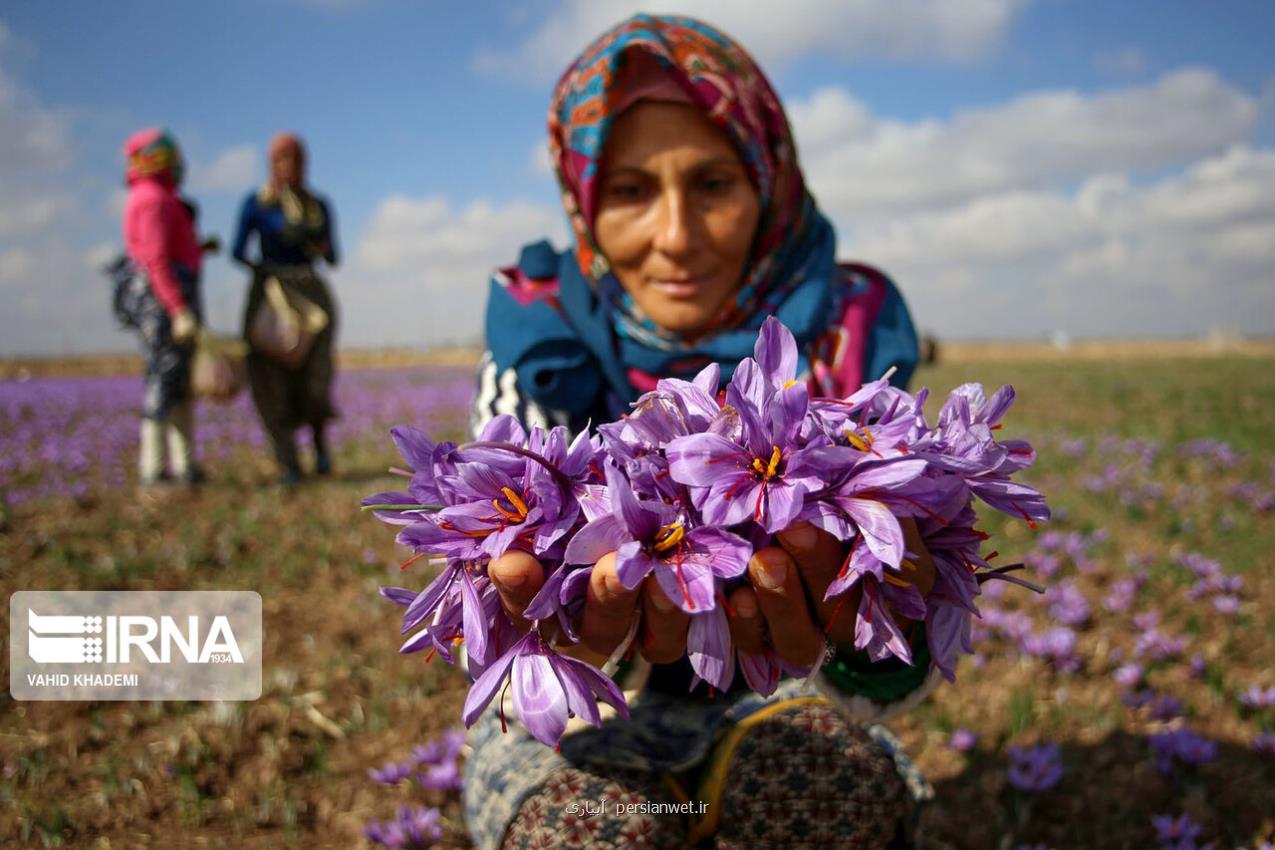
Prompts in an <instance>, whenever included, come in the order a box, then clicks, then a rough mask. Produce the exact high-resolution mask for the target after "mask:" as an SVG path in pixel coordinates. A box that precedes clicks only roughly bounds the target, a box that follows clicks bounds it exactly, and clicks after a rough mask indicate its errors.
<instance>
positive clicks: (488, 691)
mask: <svg viewBox="0 0 1275 850" xmlns="http://www.w3.org/2000/svg"><path fill="white" fill-rule="evenodd" d="M506 679H508V681H509V684H510V687H511V688H512V690H513V697H514V710H515V711H516V712H517V714H518V718H519V719H520V720H521V721H522V723H523V725H524V726H526V727H527V731H528V732H530V733H531V734H532V736H533V737H534V738H535V739H536V740H538V741H540V742H541V743H543V744H546V745H547V746H550V747H553V746H557V744H558V740H559V739H560V738H561V737H562V733H563V732H564V731H565V730H566V728H567V720H568V718H569V717H570V716H572V715H574V716H576V717H583V718H585V719H586V720H588V721H589V722H590V723H592V724H593V725H595V726H597V725H598V724H599V723H601V722H602V720H601V715H600V714H599V712H598V706H597V702H596V701H595V697H596V698H597V699H601V700H603V701H605V702H607V703H609V704H610V705H611V706H613V707H614V708H615V710H616V711H617V712H619V713H620V715H621V716H622V717H624V718H626V719H627V718H628V716H629V706H628V703H626V702H625V701H624V694H622V693H621V692H620V689H619V688H618V687H616V685H615V683H614V682H613V681H611V679H609V678H608V677H606V676H604V675H602V673H600V672H599V671H598V670H596V669H594V668H593V667H592V666H590V665H589V664H586V663H585V662H583V661H578V660H576V659H574V658H569V657H567V656H565V655H562V654H560V653H558V652H555V651H554V650H553V649H551V648H550V647H549V646H548V645H546V644H545V642H544V639H543V638H542V637H541V636H540V633H539V632H538V631H536V629H535V628H533V629H532V630H531V631H529V632H528V633H527V634H526V635H525V636H524V637H523V638H522V639H521V640H519V641H518V642H517V643H515V644H514V645H513V646H511V647H510V648H509V649H508V651H506V652H505V654H504V655H502V656H501V657H500V658H499V659H497V660H496V661H495V662H494V663H492V664H491V665H490V666H489V667H488V668H487V669H486V670H485V671H483V674H482V675H481V676H479V677H478V679H477V681H475V682H474V684H473V686H472V687H470V689H469V696H468V697H466V699H465V710H464V714H463V715H462V718H463V719H464V721H465V725H466V726H472V725H473V724H474V721H475V720H477V719H478V715H480V714H481V713H482V711H483V709H485V708H486V707H487V706H488V704H490V703H491V701H492V698H493V697H495V696H496V693H497V691H499V690H500V687H501V685H503V684H504V683H505V680H506ZM502 711H503V708H502ZM502 717H503V714H502Z"/></svg>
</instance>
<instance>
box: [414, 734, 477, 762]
mask: <svg viewBox="0 0 1275 850" xmlns="http://www.w3.org/2000/svg"><path fill="white" fill-rule="evenodd" d="M463 746H465V730H464V729H448V730H447V731H446V732H444V733H443V734H442V735H440V736H439V737H437V738H435V739H434V740H432V741H430V742H429V743H428V744H424V745H421V744H417V745H416V746H415V747H413V748H412V753H411V756H410V757H409V760H410V761H411V763H412V764H415V765H422V764H443V763H445V762H449V761H455V760H456V757H457V756H458V755H460V750H461V748H462V747H463Z"/></svg>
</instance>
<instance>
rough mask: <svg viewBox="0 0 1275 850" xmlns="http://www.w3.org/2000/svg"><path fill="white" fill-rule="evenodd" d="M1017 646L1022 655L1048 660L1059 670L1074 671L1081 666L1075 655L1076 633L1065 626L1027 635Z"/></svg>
mask: <svg viewBox="0 0 1275 850" xmlns="http://www.w3.org/2000/svg"><path fill="white" fill-rule="evenodd" d="M1018 646H1019V650H1020V651H1021V652H1022V653H1023V654H1024V655H1030V656H1033V657H1035V658H1041V659H1044V660H1046V661H1049V662H1050V663H1051V664H1053V665H1054V667H1055V668H1056V669H1057V670H1059V671H1060V672H1063V673H1074V672H1076V671H1077V670H1079V669H1080V667H1081V661H1080V659H1079V658H1078V657H1077V656H1076V633H1075V632H1074V631H1072V630H1071V629H1069V628H1067V627H1066V626H1057V627H1055V628H1052V629H1045V630H1044V631H1043V632H1037V633H1034V634H1031V635H1028V636H1026V637H1024V638H1023V639H1022V640H1020V641H1019V644H1018Z"/></svg>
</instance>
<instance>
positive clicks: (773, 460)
mask: <svg viewBox="0 0 1275 850" xmlns="http://www.w3.org/2000/svg"><path fill="white" fill-rule="evenodd" d="M771 448H772V449H773V451H772V452H771V453H770V465H769V466H767V467H766V477H767V478H774V477H775V473H776V472H778V471H779V446H771Z"/></svg>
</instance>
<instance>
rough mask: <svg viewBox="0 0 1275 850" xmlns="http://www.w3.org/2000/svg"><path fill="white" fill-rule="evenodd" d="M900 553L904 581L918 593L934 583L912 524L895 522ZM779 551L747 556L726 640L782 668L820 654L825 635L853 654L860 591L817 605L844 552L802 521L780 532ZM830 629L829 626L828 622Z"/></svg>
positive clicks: (733, 597) (803, 663)
mask: <svg viewBox="0 0 1275 850" xmlns="http://www.w3.org/2000/svg"><path fill="white" fill-rule="evenodd" d="M899 524H900V525H902V526H903V536H904V539H905V540H906V541H907V551H908V552H911V553H913V554H915V555H916V556H917V558H916V560H915V561H913V560H912V559H908V560H905V561H904V562H903V579H904V580H905V581H909V582H911V583H913V584H915V585H916V587H917V589H918V590H919V591H920V592H921V595H922V596H925V595H926V594H928V593H929V592H930V588H931V587H933V586H934V559H933V558H932V557H931V556H930V553H929V552H928V551H926V549H925V546H924V545H923V544H922V542H921V535H920V533H919V532H918V531H917V527H916V521H915V520H913V519H911V518H907V517H905V518H902V519H900V520H899ZM779 543H780V545H779V546H768V547H766V548H764V549H759V550H757V551H756V552H755V553H754V554H753V558H752V560H751V561H750V562H749V564H748V572H749V577H750V578H751V579H752V585H753V586H752V587H741V588H738V589H737V590H735V592H734V593H732V594H731V596H730V600H729V601H730V607H731V609H732V610H733V611H734V612H735V616H733V617H731V618H730V625H731V640H733V641H734V643H735V645H736V646H737V647H739V648H740V649H741V650H743V651H744V652H747V653H751V654H754V655H756V654H760V653H762V652H763V651H764V650H765V648H766V645H767V644H766V639H765V635H766V634H767V633H769V636H770V641H769V643H770V646H772V647H774V649H775V651H776V652H777V653H778V654H779V655H780V656H782V657H783V658H784V660H786V661H787V662H788V663H789V664H792V665H794V666H797V667H809V666H810V665H811V664H813V663H814V662H815V661H817V660H818V659H819V656H820V655H821V654H822V653H823V651H824V645H825V644H824V634H825V633H826V634H827V636H828V639H829V640H831V641H832V642H833V643H835V644H837V645H838V646H839V647H843V648H845V649H847V650H850V649H853V644H854V623H855V615H856V613H857V612H858V609H859V589H858V587H857V586H856V587H854V588H852V589H851V590H850V591H848V592H846V593H844V594H842V595H841V596H839V597H836V598H834V599H831V600H829V601H824V598H823V597H824V593H825V592H826V591H827V589H828V585H829V584H831V583H832V580H833V579H834V578H836V577H837V573H838V572H839V571H840V570H841V565H842V564H843V563H844V562H845V557H846V555H845V548H844V547H843V546H842V544H841V543H840V541H838V540H837V539H836V538H835V537H833V536H832V535H830V534H828V533H827V532H824V531H820V530H819V529H817V528H815V527H814V526H812V525H810V524H809V523H806V522H800V523H797V524H795V525H792V526H790V527H789V528H787V529H785V530H784V531H782V532H780V534H779ZM829 624H831V625H829Z"/></svg>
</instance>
